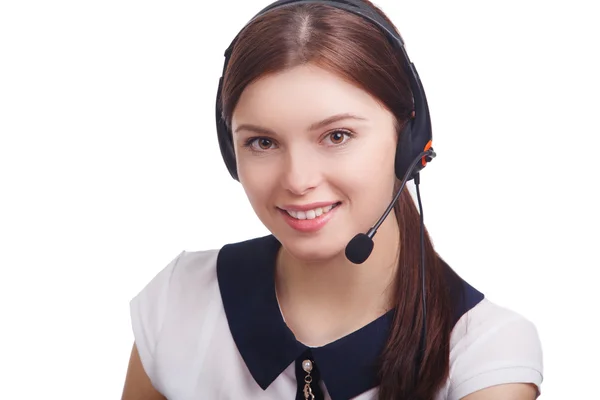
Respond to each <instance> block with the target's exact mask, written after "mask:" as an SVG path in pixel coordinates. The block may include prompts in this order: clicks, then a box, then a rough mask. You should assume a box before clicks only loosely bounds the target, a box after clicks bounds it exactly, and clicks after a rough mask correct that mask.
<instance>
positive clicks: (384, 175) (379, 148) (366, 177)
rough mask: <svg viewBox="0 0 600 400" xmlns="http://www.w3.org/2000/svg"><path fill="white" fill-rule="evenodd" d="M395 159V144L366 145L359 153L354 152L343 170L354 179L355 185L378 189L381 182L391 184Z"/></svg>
mask: <svg viewBox="0 0 600 400" xmlns="http://www.w3.org/2000/svg"><path fill="white" fill-rule="evenodd" d="M395 157H396V144H395V142H389V143H388V142H383V143H381V142H380V143H375V144H367V145H365V146H364V147H363V148H362V149H361V150H360V151H357V152H354V154H353V156H352V157H351V159H349V160H348V162H346V163H345V165H344V169H345V170H346V171H347V172H348V174H349V175H350V176H352V177H353V178H354V180H355V182H356V184H360V186H363V187H365V188H366V187H373V188H378V187H381V185H382V180H384V181H391V182H392V184H393V181H394V177H395V174H394V164H395ZM385 187H386V186H384V188H385ZM386 190H387V189H386Z"/></svg>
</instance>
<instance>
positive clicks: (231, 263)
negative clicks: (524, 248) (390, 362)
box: [130, 236, 543, 400]
mask: <svg viewBox="0 0 600 400" xmlns="http://www.w3.org/2000/svg"><path fill="white" fill-rule="evenodd" d="M279 246H280V244H279V242H277V240H276V239H275V238H274V237H273V236H267V237H263V238H257V239H253V240H250V241H246V242H242V243H236V244H231V245H227V246H224V247H223V248H222V249H219V250H206V251H197V252H182V253H181V254H179V256H177V257H176V258H175V259H174V260H173V261H172V262H171V263H169V265H167V266H166V267H165V268H164V269H163V270H162V271H161V272H159V273H158V274H157V275H156V277H155V278H154V279H152V281H151V282H149V283H148V285H147V286H146V287H145V288H144V289H143V290H142V291H141V292H140V293H139V294H138V295H137V296H136V297H135V298H133V299H132V301H131V304H130V308H131V319H132V326H133V333H134V337H135V341H136V345H137V348H138V351H139V354H140V358H141V361H142V365H143V367H144V369H145V371H146V373H147V374H148V376H149V377H150V380H151V381H152V384H153V385H154V387H155V388H156V389H157V390H158V391H160V392H161V393H162V394H163V395H164V396H165V397H167V398H168V399H169V400H197V399H211V400H225V399H232V400H233V399H235V400H239V399H260V400H271V399H272V400H284V399H290V400H292V399H298V398H301V399H303V398H304V396H303V395H301V391H302V388H303V387H304V377H305V375H306V373H305V372H304V371H303V370H302V368H301V363H302V361H304V360H306V359H310V360H311V361H312V362H313V363H314V366H315V369H314V370H313V371H312V377H313V382H314V383H313V384H312V385H313V388H314V387H315V385H318V388H316V390H317V391H318V390H319V389H320V391H322V395H321V396H322V397H321V398H323V399H326V400H330V399H332V400H347V399H355V400H376V399H377V380H376V369H375V368H374V362H375V360H376V358H377V356H378V355H379V354H380V352H381V349H382V346H383V345H384V343H385V340H386V338H387V335H386V333H387V329H388V328H389V325H390V321H391V319H390V318H391V314H390V313H388V314H386V315H384V316H382V317H380V318H379V319H377V320H375V321H373V322H372V323H370V324H368V325H366V326H365V327H363V328H361V329H360V330H358V331H356V332H354V333H352V334H350V335H348V336H345V337H344V338H341V339H339V340H337V341H335V342H333V343H330V344H328V345H326V346H323V347H318V348H310V347H307V346H304V345H303V344H301V343H300V342H298V341H296V339H295V337H294V335H293V333H292V332H291V330H289V328H287V326H286V325H285V321H284V320H283V317H282V315H281V312H280V310H279V306H278V303H277V299H276V296H275V289H274V272H273V271H274V260H275V255H276V252H277V249H278V247H279ZM458 279H460V278H458ZM460 282H461V284H462V287H461V289H462V290H463V292H460V293H462V297H461V298H462V299H463V300H462V301H461V302H460V306H459V307H458V308H459V309H457V310H456V318H455V321H456V324H455V325H454V329H453V331H452V335H451V341H450V346H451V347H450V349H451V350H450V376H449V378H448V379H447V381H446V382H445V384H444V386H443V387H442V388H441V390H440V391H439V392H438V393H437V396H436V398H435V399H436V400H442V399H448V400H458V399H461V398H463V397H464V396H466V395H468V394H470V393H473V392H475V391H477V390H480V389H483V388H486V387H489V386H494V385H498V384H503V383H516V382H526V383H533V384H535V385H536V386H537V387H538V391H539V388H540V385H541V383H542V373H543V364H542V349H541V345H540V341H539V337H538V333H537V330H536V328H535V326H534V325H533V324H532V323H531V322H530V321H528V320H527V319H525V318H524V317H522V316H521V315H519V314H517V313H515V312H514V311H511V310H508V309H506V308H503V307H500V306H498V305H496V304H494V303H492V302H490V301H489V300H487V299H485V298H484V296H483V294H481V293H480V292H478V291H477V290H476V289H474V288H472V287H471V286H470V285H468V283H466V282H464V281H463V280H460ZM456 293H458V292H456ZM297 376H298V378H297ZM317 399H319V397H317Z"/></svg>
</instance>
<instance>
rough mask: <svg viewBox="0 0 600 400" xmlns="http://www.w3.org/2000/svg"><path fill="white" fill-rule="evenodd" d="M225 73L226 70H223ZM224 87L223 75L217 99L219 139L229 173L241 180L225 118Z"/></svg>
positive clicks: (216, 110)
mask: <svg viewBox="0 0 600 400" xmlns="http://www.w3.org/2000/svg"><path fill="white" fill-rule="evenodd" d="M223 73H224V72H223ZM222 89H223V77H221V79H219V89H218V91H217V101H216V107H215V112H216V117H217V138H218V140H219V148H220V149H221V156H223V161H225V166H226V167H227V170H228V171H229V174H230V175H231V177H232V178H233V179H235V180H236V181H239V178H238V173H237V163H236V162H235V150H234V148H233V138H232V137H231V133H230V132H229V129H227V124H226V123H225V120H224V119H223V110H222V109H221V90H222Z"/></svg>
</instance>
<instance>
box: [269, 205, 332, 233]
mask: <svg viewBox="0 0 600 400" xmlns="http://www.w3.org/2000/svg"><path fill="white" fill-rule="evenodd" d="M341 204H342V203H341V202H337V203H333V204H328V205H325V204H323V205H320V204H315V205H316V206H320V207H315V206H312V207H313V208H310V209H303V208H306V207H286V209H282V208H279V211H280V212H281V215H282V216H283V219H284V220H285V222H287V224H288V225H289V226H290V227H291V228H293V229H294V230H297V231H300V232H305V233H308V232H316V231H318V230H320V229H321V228H323V227H324V226H325V225H326V224H327V222H329V220H331V218H333V215H334V214H336V213H335V211H337V209H338V206H340V205H341ZM292 208H296V209H295V210H294V209H292Z"/></svg>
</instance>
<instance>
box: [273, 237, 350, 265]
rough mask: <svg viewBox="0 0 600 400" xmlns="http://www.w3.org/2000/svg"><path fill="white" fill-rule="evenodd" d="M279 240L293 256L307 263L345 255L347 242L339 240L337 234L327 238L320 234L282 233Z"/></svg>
mask: <svg viewBox="0 0 600 400" xmlns="http://www.w3.org/2000/svg"><path fill="white" fill-rule="evenodd" d="M279 241H280V242H281V244H282V246H283V247H284V248H285V250H286V251H287V252H289V253H290V254H291V255H292V256H294V258H297V259H298V260H301V261H303V262H307V263H322V262H326V261H329V260H332V259H335V258H339V257H345V255H344V253H345V250H346V245H347V244H348V242H347V241H343V240H340V239H339V236H338V235H335V236H334V235H331V236H329V237H328V238H323V236H321V235H315V236H311V237H299V236H295V235H283V236H281V238H280V239H279Z"/></svg>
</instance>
